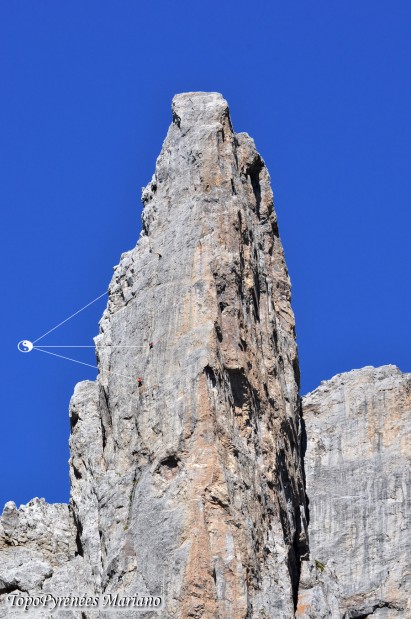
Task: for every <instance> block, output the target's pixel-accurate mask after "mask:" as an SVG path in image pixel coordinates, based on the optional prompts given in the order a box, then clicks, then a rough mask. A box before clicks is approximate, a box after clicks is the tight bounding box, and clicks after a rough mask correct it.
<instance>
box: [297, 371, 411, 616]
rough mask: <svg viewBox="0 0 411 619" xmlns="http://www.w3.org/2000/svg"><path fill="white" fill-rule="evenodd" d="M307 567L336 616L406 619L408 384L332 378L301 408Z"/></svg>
mask: <svg viewBox="0 0 411 619" xmlns="http://www.w3.org/2000/svg"><path fill="white" fill-rule="evenodd" d="M303 412H304V419H305V424H306V432H307V451H306V455H305V468H306V475H307V493H308V496H309V513H310V528H309V530H310V550H311V556H312V558H313V559H316V560H317V561H320V562H321V563H322V564H325V565H326V566H327V568H329V569H332V570H333V571H334V572H335V575H336V577H337V581H338V587H339V596H340V603H341V616H342V617H345V618H347V619H348V618H350V617H368V616H370V617H371V616H372V617H373V619H374V617H378V618H384V619H386V618H387V619H395V618H400V617H401V618H402V617H403V618H409V617H411V559H410V554H411V538H410V528H411V486H410V481H411V468H410V464H411V442H410V435H411V414H410V413H411V375H410V374H402V373H401V372H400V370H399V369H398V368H396V367H395V366H392V365H388V366H384V367H380V368H373V367H365V368H363V369H361V370H354V371H352V372H348V373H346V374H339V375H337V376H335V377H334V378H332V379H331V380H329V381H325V382H323V383H321V385H320V387H318V389H316V390H315V391H313V392H312V393H310V394H308V395H307V396H306V397H305V398H304V399H303Z"/></svg>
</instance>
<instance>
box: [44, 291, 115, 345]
mask: <svg viewBox="0 0 411 619" xmlns="http://www.w3.org/2000/svg"><path fill="white" fill-rule="evenodd" d="M106 294H108V293H107V291H106V292H103V294H101V295H99V296H98V297H96V298H95V299H93V301H90V303H87V305H85V306H84V307H82V308H81V309H79V310H77V312H74V314H71V316H69V317H68V318H66V319H65V320H63V321H62V322H59V324H58V325H56V326H55V327H53V328H52V329H50V330H49V331H46V333H43V335H40V337H38V338H37V339H36V340H34V342H33V344H35V343H36V342H38V341H39V340H42V339H43V337H46V335H48V334H49V333H51V332H52V331H55V330H56V329H58V328H59V327H61V325H64V324H65V323H66V322H67V321H69V320H71V319H72V318H74V316H77V314H80V312H82V311H83V310H85V309H86V308H87V307H90V305H93V303H95V302H96V301H98V300H99V299H101V298H102V297H104V296H106Z"/></svg>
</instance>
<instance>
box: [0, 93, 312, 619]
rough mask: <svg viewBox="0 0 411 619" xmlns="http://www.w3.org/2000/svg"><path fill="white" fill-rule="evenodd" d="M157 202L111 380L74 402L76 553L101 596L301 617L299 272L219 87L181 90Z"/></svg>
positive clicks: (150, 211)
mask: <svg viewBox="0 0 411 619" xmlns="http://www.w3.org/2000/svg"><path fill="white" fill-rule="evenodd" d="M142 199H143V203H144V213H143V232H142V235H141V238H140V240H139V242H138V244H137V246H136V248H135V249H133V250H132V251H129V252H128V253H126V254H123V256H122V257H121V261H120V264H119V265H118V267H117V268H116V269H115V272H114V276H113V280H112V282H111V285H110V290H109V302H108V307H107V309H106V311H105V312H104V315H103V318H102V320H101V323H100V334H99V335H98V336H97V338H96V351H97V358H98V364H99V370H100V373H99V376H98V379H97V381H96V382H85V383H81V384H79V385H77V387H76V389H75V393H74V396H73V398H72V401H71V406H70V419H71V438H70V450H71V456H70V475H71V485H72V490H71V504H70V510H68V508H66V507H65V506H63V507H62V508H61V511H62V513H63V510H65V511H64V518H65V519H66V520H67V522H66V531H67V538H68V541H67V552H66V554H65V555H64V562H65V563H66V564H67V565H70V566H73V565H77V564H81V566H82V570H83V572H84V573H85V572H86V571H87V570H88V571H87V576H84V582H87V586H88V587H90V588H94V590H95V591H97V592H110V593H112V594H115V593H117V592H118V593H121V594H127V595H133V594H135V593H139V594H148V593H151V594H155V595H157V594H158V595H162V596H163V597H164V605H165V607H164V609H163V610H162V611H160V613H159V615H158V616H160V617H164V619H165V618H166V617H167V618H168V619H170V618H176V619H177V618H186V617H187V618H188V617H199V618H200V617H203V618H216V619H217V618H220V619H241V618H244V619H246V618H247V619H251V618H255V619H257V618H259V619H260V618H262V617H271V618H274V617H275V618H276V619H289V618H292V617H294V609H295V603H296V599H297V588H298V581H299V573H300V563H301V558H302V557H306V556H307V553H308V549H307V536H306V519H305V508H306V506H305V492H304V484H303V474H302V464H301V450H300V442H301V441H300V421H301V420H300V406H299V398H298V383H299V370H298V360H297V352H296V344H295V333H294V316H293V313H292V310H291V306H290V282H289V278H288V273H287V269H286V265H285V261H284V255H283V249H282V246H281V242H280V239H279V235H278V227H277V220H276V216H275V213H274V208H273V196H272V192H271V188H270V178H269V175H268V172H267V169H266V166H265V164H264V161H263V160H262V158H261V157H260V155H259V154H258V153H257V151H256V149H255V146H254V142H253V140H252V139H251V138H250V137H249V136H248V135H247V134H245V133H240V134H236V133H235V132H234V130H233V128H232V125H231V121H230V116H229V111H228V106H227V103H226V101H225V100H224V99H223V97H222V96H221V95H219V94H216V93H186V94H182V95H177V96H176V97H175V98H174V100H173V105H172V124H171V126H170V129H169V131H168V134H167V137H166V140H165V142H164V144H163V148H162V151H161V153H160V156H159V158H158V160H157V164H156V169H155V173H154V176H153V178H152V180H151V182H150V183H149V184H148V185H147V187H146V188H145V189H144V190H143V195H142ZM125 225H127V224H125ZM69 538H70V539H69ZM19 544H20V542H18V541H17V546H16V548H18V547H19ZM13 552H16V551H15V550H13ZM83 568H84V569H83ZM39 569H40V568H39ZM41 569H43V568H41ZM43 572H44V577H43V576H42V577H41V578H39V579H38V581H36V582H35V583H32V586H33V587H34V588H35V589H36V590H42V588H44V587H46V586H47V581H48V580H50V578H52V577H53V574H54V567H53V565H51V567H50V568H47V570H46V568H45V567H44V569H43ZM43 572H42V574H43ZM46 572H47V573H46ZM81 574H82V572H81V570H80V569H79V570H78V578H80V581H81V578H82V576H81ZM90 574H91V580H90V579H89V575H90ZM72 580H73V579H72V578H68V579H67V582H66V585H67V587H70V586H71V584H70V583H71V582H72ZM77 580H78V579H77ZM13 582H14V581H13ZM59 582H60V583H61V582H62V580H61V579H60V581H59ZM12 586H14V585H13V583H11V582H10V579H9V581H8V584H7V585H5V589H3V591H9V590H10V587H12ZM17 586H18V583H16V587H17ZM29 589H30V587H29ZM30 590H31V589H30ZM82 612H83V619H84V617H88V616H96V615H95V614H93V613H89V612H88V611H87V609H86V610H84V611H82ZM79 616H80V615H79ZM123 616H124V617H125V618H126V617H127V616H128V613H127V611H125V614H123ZM130 616H131V615H130ZM132 616H133V617H135V611H134V614H132ZM141 616H142V617H143V616H145V615H144V614H142V615H141ZM150 616H151V615H150Z"/></svg>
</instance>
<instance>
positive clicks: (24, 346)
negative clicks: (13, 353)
mask: <svg viewBox="0 0 411 619" xmlns="http://www.w3.org/2000/svg"><path fill="white" fill-rule="evenodd" d="M17 348H18V349H19V351H20V352H30V351H31V350H33V344H32V343H31V342H30V341H29V340H21V342H19V343H18V344H17Z"/></svg>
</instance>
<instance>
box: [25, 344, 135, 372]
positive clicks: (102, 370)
mask: <svg viewBox="0 0 411 619" xmlns="http://www.w3.org/2000/svg"><path fill="white" fill-rule="evenodd" d="M33 350H38V351H39V352H44V353H45V354H46V355H52V356H53V357H59V358H60V359H66V361H72V362H73V363H78V364H79V365H86V366H87V367H89V368H93V370H97V371H98V372H100V374H103V373H106V374H113V375H114V376H122V377H123V378H127V380H133V379H132V378H131V376H126V375H125V374H119V373H118V372H113V371H112V370H104V369H100V368H99V367H98V366H97V365H91V363H85V362H84V361H78V359H72V358H71V357H65V356H63V355H57V354H56V353H54V352H50V351H48V350H43V348H39V347H38V346H33Z"/></svg>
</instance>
